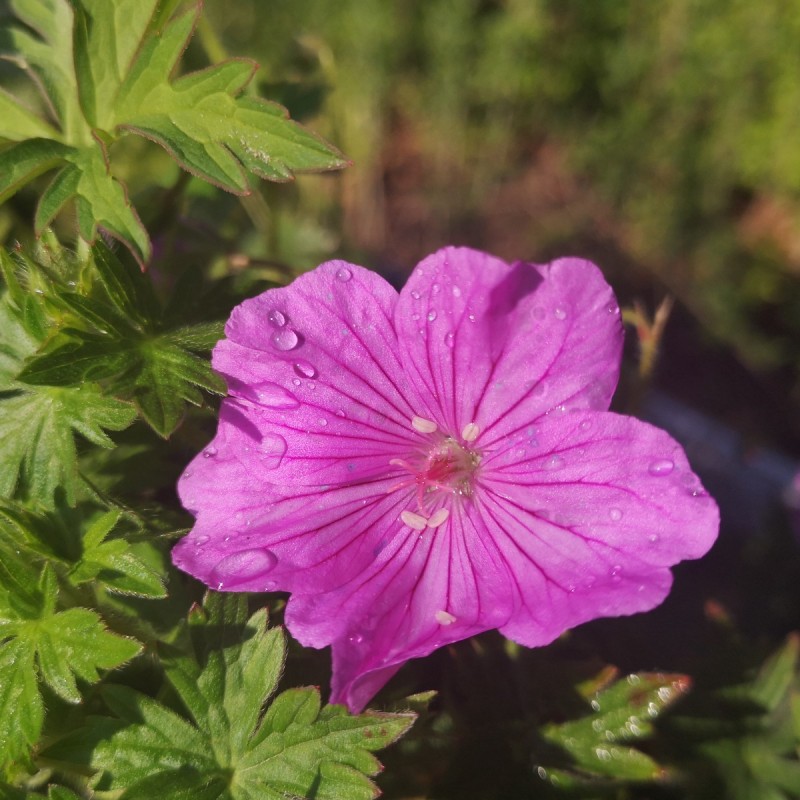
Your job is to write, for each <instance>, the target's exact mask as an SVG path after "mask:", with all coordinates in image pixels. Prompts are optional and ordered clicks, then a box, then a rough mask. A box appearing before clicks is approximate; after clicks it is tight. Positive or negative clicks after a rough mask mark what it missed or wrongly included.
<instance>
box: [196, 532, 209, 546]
mask: <svg viewBox="0 0 800 800" xmlns="http://www.w3.org/2000/svg"><path fill="white" fill-rule="evenodd" d="M207 541H208V536H206V534H201V535H200V536H198V537H197V538H196V539H195V540H194V545H195V547H202V546H203V545H204V544H205V543H206V542H207Z"/></svg>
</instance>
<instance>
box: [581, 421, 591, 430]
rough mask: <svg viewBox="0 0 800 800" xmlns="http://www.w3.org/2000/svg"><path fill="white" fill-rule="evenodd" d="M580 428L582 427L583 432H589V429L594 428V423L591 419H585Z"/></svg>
mask: <svg viewBox="0 0 800 800" xmlns="http://www.w3.org/2000/svg"><path fill="white" fill-rule="evenodd" d="M580 427H581V430H582V431H588V430H589V428H591V427H592V421H591V420H589V419H585V420H584V421H583V422H581V426H580Z"/></svg>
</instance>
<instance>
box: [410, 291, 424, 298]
mask: <svg viewBox="0 0 800 800" xmlns="http://www.w3.org/2000/svg"><path fill="white" fill-rule="evenodd" d="M411 296H412V297H413V298H414V299H415V300H419V299H420V297H422V295H421V294H420V293H419V292H418V291H417V290H416V289H414V291H412V292H411Z"/></svg>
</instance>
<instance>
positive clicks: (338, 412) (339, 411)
mask: <svg viewBox="0 0 800 800" xmlns="http://www.w3.org/2000/svg"><path fill="white" fill-rule="evenodd" d="M336 416H337V417H344V416H346V414H345V413H344V411H342V409H341V408H337V409H336Z"/></svg>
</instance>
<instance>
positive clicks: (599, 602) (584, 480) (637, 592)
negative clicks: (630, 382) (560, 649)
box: [479, 412, 719, 646]
mask: <svg viewBox="0 0 800 800" xmlns="http://www.w3.org/2000/svg"><path fill="white" fill-rule="evenodd" d="M482 467H483V471H482V473H481V479H480V480H481V488H482V492H481V504H480V508H479V511H480V514H481V516H482V517H483V519H484V522H485V524H486V525H487V526H489V527H491V528H492V529H493V530H495V531H496V532H497V536H496V542H497V545H498V547H499V548H500V549H501V550H502V552H503V554H504V558H505V559H506V563H507V564H508V567H509V570H510V571H511V572H513V574H514V584H513V592H514V594H515V596H516V598H517V599H516V603H517V608H516V610H515V613H514V615H513V618H512V619H511V620H510V622H509V623H508V624H506V625H505V626H503V627H501V628H500V630H501V632H502V633H504V634H505V635H506V636H509V637H510V638H513V639H515V640H516V641H518V642H520V643H521V644H526V645H529V646H534V645H541V644H546V643H547V642H550V641H552V640H553V639H554V638H555V637H557V636H558V635H560V634H561V633H562V632H563V631H564V630H566V629H567V628H570V627H573V626H575V625H578V624H580V623H582V622H585V621H587V620H590V619H595V618H597V617H601V616H612V615H614V616H616V615H623V614H632V613H635V612H637V611H644V610H647V609H650V608H652V607H654V606H655V605H657V604H658V603H660V602H661V601H662V600H663V599H664V597H665V595H666V594H667V592H668V591H669V587H670V584H671V576H670V573H669V569H668V567H670V566H672V565H673V564H676V563H677V562H679V561H681V560H683V559H688V558H698V557H700V556H701V555H703V554H704V553H705V552H707V550H708V549H709V548H710V547H711V545H712V544H713V542H714V540H715V538H716V535H717V530H718V527H719V512H718V510H717V506H716V504H715V503H714V501H713V500H712V499H711V498H710V497H709V496H708V495H707V494H706V492H705V491H704V489H703V487H702V486H701V485H700V481H699V480H698V478H697V476H696V475H694V473H693V472H692V471H691V469H690V467H689V464H688V462H687V460H686V457H685V455H684V453H683V450H682V449H681V447H680V446H679V445H678V444H677V443H676V442H675V441H674V440H673V439H672V438H671V437H670V436H668V435H667V434H666V433H664V432H663V431H661V430H658V429H657V428H654V427H652V426H651V425H647V424H646V423H644V422H640V421H638V420H636V419H633V418H632V417H623V416H618V415H616V414H610V413H598V412H554V413H553V414H551V415H550V416H548V417H546V418H544V419H541V420H538V421H537V422H536V423H535V424H534V425H531V426H529V428H528V429H527V430H526V431H524V432H523V433H521V434H520V435H519V436H518V437H517V438H516V439H515V440H513V441H509V442H507V443H504V445H503V447H502V448H501V449H500V448H499V449H498V450H497V451H496V452H494V453H491V454H488V455H487V456H486V458H485V462H484V464H483V465H482Z"/></svg>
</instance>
